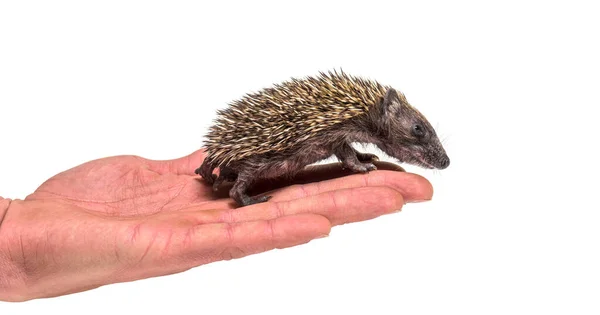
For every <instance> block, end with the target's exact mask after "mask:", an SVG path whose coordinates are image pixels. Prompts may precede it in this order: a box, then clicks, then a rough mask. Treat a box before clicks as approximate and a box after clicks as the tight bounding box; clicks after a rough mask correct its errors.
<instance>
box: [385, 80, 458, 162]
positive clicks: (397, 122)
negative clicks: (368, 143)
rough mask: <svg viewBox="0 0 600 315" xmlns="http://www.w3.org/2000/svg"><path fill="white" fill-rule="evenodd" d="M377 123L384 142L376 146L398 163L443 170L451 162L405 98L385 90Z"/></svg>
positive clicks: (389, 89)
mask: <svg viewBox="0 0 600 315" xmlns="http://www.w3.org/2000/svg"><path fill="white" fill-rule="evenodd" d="M379 110H380V115H378V117H379V119H380V120H381V121H379V122H378V125H379V126H380V128H381V129H380V132H381V133H382V134H383V136H384V138H385V140H383V141H382V142H381V143H380V144H379V146H380V148H381V149H382V150H383V151H384V152H386V153H387V154H388V155H390V156H392V157H394V158H396V159H398V160H399V161H401V162H404V163H409V164H414V165H418V166H421V167H425V168H436V169H444V168H446V167H448V165H449V164H450V159H449V158H448V155H447V154H446V151H445V150H444V147H443V146H442V144H441V142H440V140H439V138H438V136H437V134H436V132H435V130H434V129H433V127H432V126H431V124H430V123H429V121H427V119H426V118H425V116H423V115H422V114H421V113H420V112H419V111H418V110H417V109H415V108H414V107H412V106H411V105H410V104H409V103H408V101H407V100H406V98H405V97H404V95H402V94H401V93H398V92H397V91H396V90H394V89H393V88H388V89H387V91H386V93H385V96H384V97H383V101H382V102H381V103H380V108H379Z"/></svg>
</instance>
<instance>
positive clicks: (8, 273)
mask: <svg viewBox="0 0 600 315" xmlns="http://www.w3.org/2000/svg"><path fill="white" fill-rule="evenodd" d="M11 204H12V200H11V199H4V198H2V197H0V301H22V300H23V298H22V297H21V296H20V294H19V293H18V289H17V287H20V286H21V285H19V284H22V278H21V277H20V275H21V274H22V273H21V272H20V270H19V268H18V267H17V266H16V263H15V261H14V260H13V256H12V255H11V251H10V250H9V248H8V244H7V242H5V241H6V239H7V236H8V235H7V232H8V231H7V228H6V224H5V222H6V218H7V217H8V212H9V210H10V206H11Z"/></svg>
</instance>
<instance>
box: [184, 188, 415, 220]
mask: <svg viewBox="0 0 600 315" xmlns="http://www.w3.org/2000/svg"><path fill="white" fill-rule="evenodd" d="M403 204H404V198H403V197H402V194H401V193H399V192H398V191H396V190H394V189H391V188H389V187H359V188H348V189H340V190H334V191H329V192H324V193H321V194H318V195H313V196H307V197H304V198H299V199H294V200H288V201H279V202H265V203H259V204H254V205H251V206H247V207H241V208H237V209H226V210H204V211H197V212H196V215H197V217H196V218H197V220H199V221H200V222H203V223H207V222H211V223H214V222H229V223H233V222H245V221H256V220H272V219H276V218H279V217H285V216H290V215H299V214H317V215H320V216H324V217H326V218H327V219H328V220H329V221H330V222H331V224H332V225H339V224H345V223H350V222H358V221H364V220H369V219H373V218H376V217H379V216H381V215H384V214H388V213H392V212H396V211H400V210H401V209H402V206H403Z"/></svg>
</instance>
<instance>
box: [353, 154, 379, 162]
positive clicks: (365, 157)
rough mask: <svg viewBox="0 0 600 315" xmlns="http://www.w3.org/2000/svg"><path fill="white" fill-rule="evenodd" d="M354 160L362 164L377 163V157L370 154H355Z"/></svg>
mask: <svg viewBox="0 0 600 315" xmlns="http://www.w3.org/2000/svg"><path fill="white" fill-rule="evenodd" d="M356 158H358V160H359V161H361V162H363V163H373V162H375V161H379V157H378V156H377V155H375V154H371V153H362V152H356Z"/></svg>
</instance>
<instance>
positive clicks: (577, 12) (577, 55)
mask: <svg viewBox="0 0 600 315" xmlns="http://www.w3.org/2000/svg"><path fill="white" fill-rule="evenodd" d="M215 2H217V1H211V2H206V3H201V2H196V1H169V2H167V1H163V2H158V1H94V2H92V1H38V2H34V1H3V2H1V4H0V106H1V110H0V145H1V146H2V147H1V149H0V150H1V152H0V153H1V155H0V195H2V196H3V197H10V198H24V197H25V196H26V195H27V194H28V193H31V192H32V191H33V190H34V189H35V188H36V187H37V186H38V185H39V184H40V183H42V182H43V181H44V180H45V179H47V178H49V177H51V176H52V175H54V174H56V173H58V172H60V171H63V170H65V169H67V168H70V167H73V166H75V165H77V164H80V163H83V162H85V161H88V160H91V159H96V158H99V157H105V156H110V155H118V154H136V155H141V156H144V157H147V158H152V159H167V158H176V157H179V156H183V155H186V154H188V153H191V152H192V151H194V150H196V149H198V148H199V147H200V146H201V143H202V136H203V134H204V132H205V131H206V129H207V127H208V125H209V123H210V122H211V120H212V119H213V118H214V114H215V109H217V108H221V107H223V106H225V105H226V104H227V102H229V101H231V100H233V99H236V98H238V97H240V96H241V95H243V94H244V93H246V92H249V91H254V90H257V89H260V88H262V87H265V86H268V85H270V84H272V83H275V82H279V81H282V80H285V79H288V78H289V77H291V76H305V75H313V74H316V73H317V71H320V70H328V69H333V68H339V67H341V68H342V69H344V71H346V72H348V73H351V74H355V75H361V76H366V77H369V78H374V79H377V80H378V81H380V82H382V83H385V84H390V85H392V86H394V87H396V88H398V89H399V90H401V91H402V92H404V93H405V94H406V96H407V97H408V100H409V101H410V102H411V103H412V104H413V105H414V106H416V107H417V108H419V109H420V110H421V111H422V112H423V113H424V114H425V115H426V116H427V117H428V118H429V120H430V121H431V122H432V123H433V125H434V126H437V130H438V133H439V134H441V136H442V137H443V138H445V140H444V144H445V146H446V149H447V151H448V154H449V155H450V157H451V161H452V163H451V166H450V168H448V169H447V170H444V171H440V172H431V171H425V170H421V169H418V168H413V167H407V169H408V170H410V171H413V172H417V173H419V174H422V175H424V176H426V177H427V178H428V179H430V181H431V182H432V183H433V185H434V188H435V195H434V200H433V201H431V202H428V203H421V204H409V205H407V206H405V208H404V210H403V211H402V212H401V213H399V214H395V215H391V216H385V217H381V218H379V219H376V220H373V221H369V222H363V223H358V224H352V225H345V226H341V227H336V228H334V230H333V231H332V233H331V236H330V237H329V238H326V239H320V240H317V241H313V242H311V243H309V244H307V245H303V246H300V247H296V248H292V249H285V250H277V251H272V252H268V253H265V254H260V255H256V256H251V257H247V258H244V259H240V260H236V261H229V262H220V263H214V264H211V265H206V266H202V267H199V268H195V269H193V270H190V271H188V272H185V273H181V274H177V275H172V276H167V277H160V278H154V279H148V280H142V281H137V282H132V283H124V284H116V285H110V286H105V287H102V288H99V289H96V290H92V291H88V292H84V293H79V294H74V295H69V296H64V297H59V298H53V299H45V300H36V301H31V302H26V303H18V304H8V303H0V314H3V315H4V314H7V315H8V314H34V313H35V314H48V313H50V314H58V313H60V314H126V313H128V314H145V313H162V314H171V313H172V312H173V313H174V314H176V313H175V312H177V313H182V314H187V313H193V314H249V313H261V314H313V313H315V314H318V313H332V314H348V313H357V314H450V313H456V314H542V313H543V314H550V313H552V314H598V313H600V271H599V267H598V266H600V258H599V254H600V253H599V251H600V250H599V242H600V214H599V210H600V207H599V206H598V193H599V192H598V189H599V185H598V175H600V174H599V172H598V162H599V161H600V159H599V155H598V150H597V148H598V137H599V136H600V132H599V131H598V127H597V125H598V117H599V116H598V114H597V110H598V108H599V105H600V97H599V94H598V93H599V90H598V88H599V87H600V74H599V73H600V62H599V56H600V49H599V47H598V45H599V42H600V41H599V38H600V36H599V33H598V29H600V23H599V22H598V12H599V10H598V9H597V8H594V7H593V2H592V1H589V2H587V3H586V2H578V1H563V2H557V1H543V2H542V1H540V2H533V1H515V2H510V1H498V2H496V3H492V2H483V1H473V2H465V1H460V2H458V1H447V2H429V1H419V2H418V4H417V1H414V2H412V3H410V4H408V3H403V2H399V1H393V2H391V1H390V2H387V3H384V2H376V1H369V2H367V1H364V2H361V3H360V4H357V3H352V2H350V1H344V2H335V3H334V2H325V1H302V2H301V3H300V2H299V3H298V4H294V5H293V4H291V2H285V3H284V2H283V1H280V2H271V3H267V2H264V1H260V2H259V1H246V2H245V3H242V2H238V3H230V2H225V1H222V2H219V4H215ZM367 3H368V4H367ZM374 152H375V153H379V152H378V151H374Z"/></svg>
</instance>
